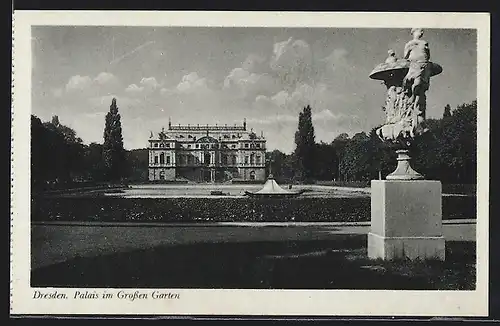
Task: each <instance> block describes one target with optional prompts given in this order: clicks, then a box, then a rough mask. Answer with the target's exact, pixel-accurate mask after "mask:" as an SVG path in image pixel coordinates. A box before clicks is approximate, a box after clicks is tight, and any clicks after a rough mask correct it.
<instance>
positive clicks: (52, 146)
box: [31, 99, 132, 191]
mask: <svg viewBox="0 0 500 326" xmlns="http://www.w3.org/2000/svg"><path fill="white" fill-rule="evenodd" d="M120 120H121V117H120V114H119V113H118V107H117V105H116V100H115V99H113V101H112V103H111V106H110V110H109V112H108V113H107V114H106V120H105V127H104V134H103V136H104V137H103V138H104V139H103V140H104V141H103V144H98V143H95V142H94V143H91V144H89V145H85V144H83V142H82V139H81V138H80V137H78V136H77V135H76V132H75V131H74V130H73V129H71V128H70V127H68V126H65V125H63V124H62V123H60V121H59V118H58V116H53V117H52V120H51V121H47V122H42V121H41V120H40V118H38V117H37V116H35V115H31V183H32V187H33V190H35V191H37V190H46V189H54V188H65V187H68V186H70V185H72V184H74V183H82V182H87V183H120V182H122V181H123V179H124V177H126V176H127V174H130V169H131V168H132V166H131V165H130V164H129V162H130V160H127V157H126V156H127V151H125V149H124V148H123V137H122V127H121V121H120Z"/></svg>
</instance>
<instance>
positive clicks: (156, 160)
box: [155, 156, 158, 164]
mask: <svg viewBox="0 0 500 326" xmlns="http://www.w3.org/2000/svg"><path fill="white" fill-rule="evenodd" d="M155 164H158V156H155Z"/></svg>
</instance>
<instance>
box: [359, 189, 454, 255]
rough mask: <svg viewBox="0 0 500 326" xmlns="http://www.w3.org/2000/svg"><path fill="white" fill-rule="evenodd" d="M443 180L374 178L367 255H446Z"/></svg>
mask: <svg viewBox="0 0 500 326" xmlns="http://www.w3.org/2000/svg"><path fill="white" fill-rule="evenodd" d="M441 202H442V199H441V182H439V181H429V180H422V181H415V180H412V181H398V180H395V181H392V180H391V181H387V180H373V181H372V182H371V230H370V233H369V234H368V257H369V258H382V259H384V260H392V259H399V258H402V259H412V260H414V259H438V260H444V259H445V240H444V238H443V234H442V212H441V207H442V206H441Z"/></svg>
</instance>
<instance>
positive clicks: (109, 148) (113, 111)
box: [103, 98, 126, 181]
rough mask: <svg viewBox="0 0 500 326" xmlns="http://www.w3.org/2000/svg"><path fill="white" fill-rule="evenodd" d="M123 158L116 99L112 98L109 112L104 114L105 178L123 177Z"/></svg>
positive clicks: (110, 179)
mask: <svg viewBox="0 0 500 326" xmlns="http://www.w3.org/2000/svg"><path fill="white" fill-rule="evenodd" d="M125 159H126V157H125V150H124V148H123V137H122V124H121V121H120V114H119V113H118V106H117V105H116V99H115V98H113V100H112V102H111V106H110V107H109V112H108V113H107V114H106V124H105V127H104V144H103V160H104V166H105V170H106V179H107V180H109V181H118V180H120V179H122V178H123V177H124V175H125V172H126V162H125Z"/></svg>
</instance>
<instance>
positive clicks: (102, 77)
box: [94, 72, 118, 86]
mask: <svg viewBox="0 0 500 326" xmlns="http://www.w3.org/2000/svg"><path fill="white" fill-rule="evenodd" d="M94 81H95V82H96V83H97V84H99V85H111V86H115V85H117V84H118V78H116V76H115V75H113V74H112V73H109V72H101V73H99V75H97V77H95V78H94Z"/></svg>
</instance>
